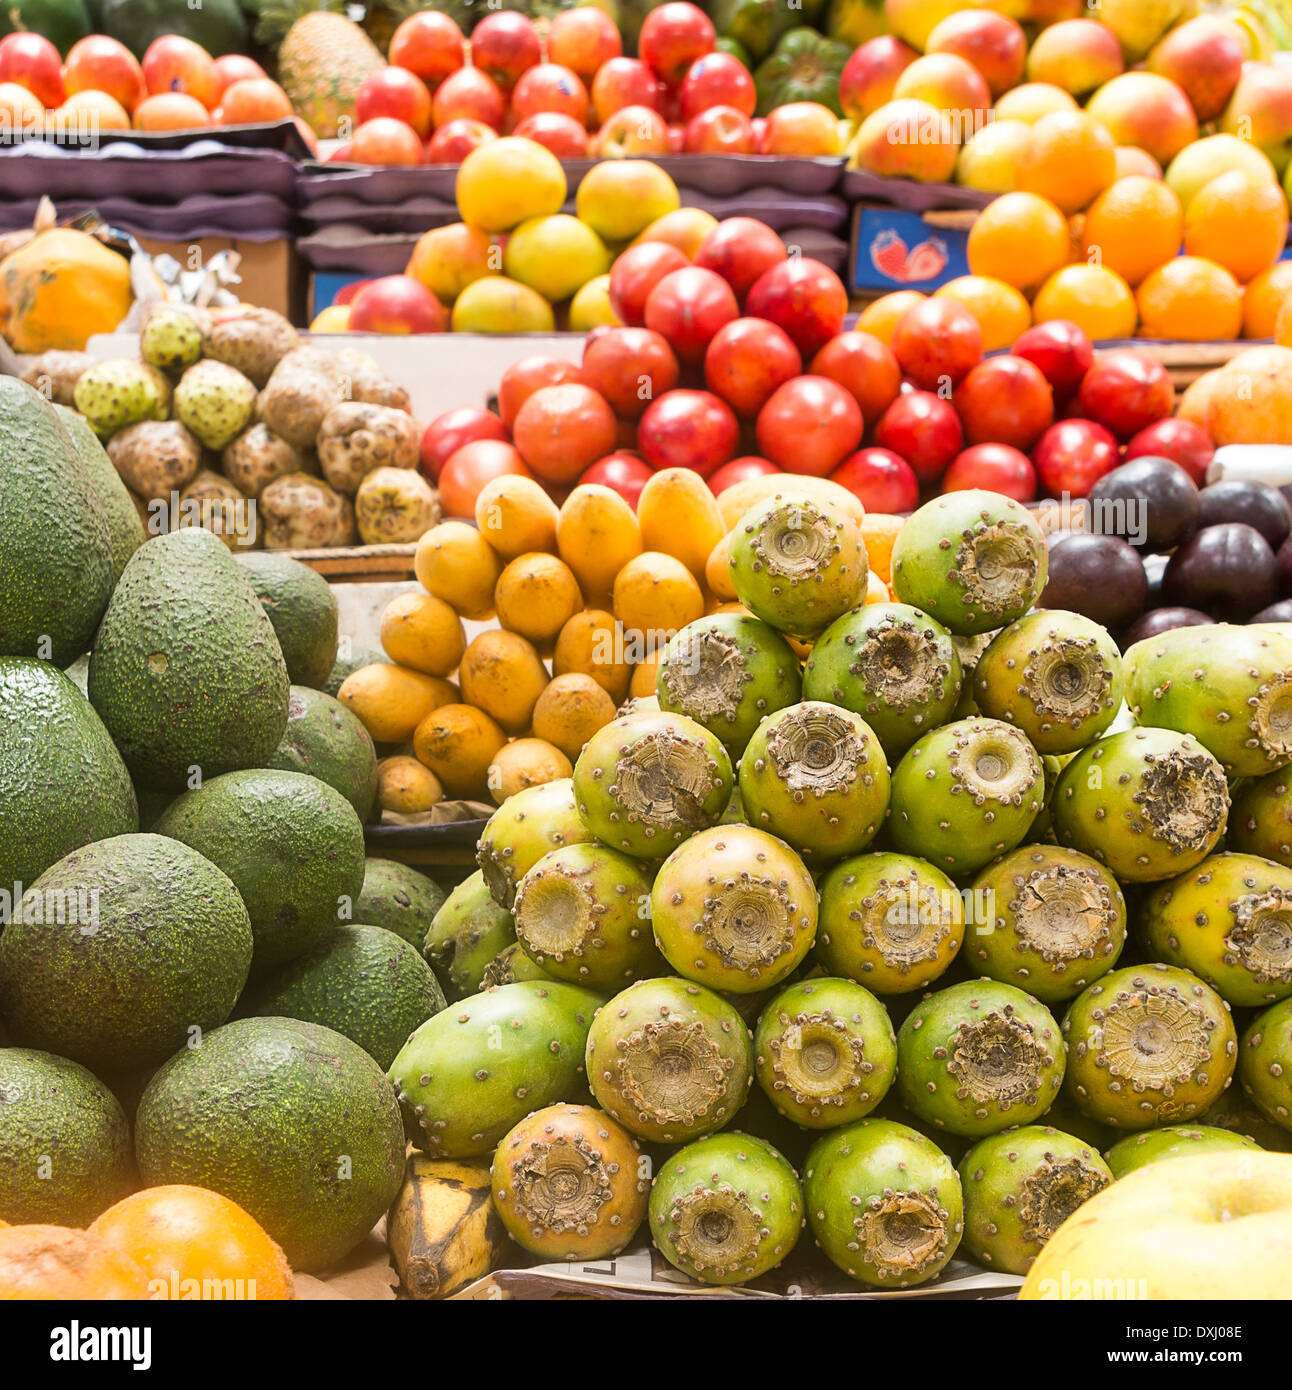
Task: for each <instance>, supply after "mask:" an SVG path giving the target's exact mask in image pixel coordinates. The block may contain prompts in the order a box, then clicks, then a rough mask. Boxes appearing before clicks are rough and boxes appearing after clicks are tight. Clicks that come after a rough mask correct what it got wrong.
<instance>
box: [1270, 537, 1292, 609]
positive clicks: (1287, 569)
mask: <svg viewBox="0 0 1292 1390" xmlns="http://www.w3.org/2000/svg"><path fill="white" fill-rule="evenodd" d="M1274 563H1275V564H1276V565H1277V566H1278V570H1279V593H1281V594H1282V595H1283V596H1284V598H1292V536H1289V537H1288V539H1287V540H1285V541H1284V542H1283V544H1282V545H1281V546H1279V548H1278V553H1277V554H1276V555H1275V556H1274Z"/></svg>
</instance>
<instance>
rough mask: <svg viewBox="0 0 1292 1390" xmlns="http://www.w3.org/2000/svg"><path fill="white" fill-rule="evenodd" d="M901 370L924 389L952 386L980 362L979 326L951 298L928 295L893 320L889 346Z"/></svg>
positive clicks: (966, 311) (980, 330)
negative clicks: (894, 321)
mask: <svg viewBox="0 0 1292 1390" xmlns="http://www.w3.org/2000/svg"><path fill="white" fill-rule="evenodd" d="M890 346H891V347H892V350H893V356H894V357H896V358H897V364H898V366H900V367H901V369H902V371H904V372H905V373H906V375H907V376H908V377H910V379H911V380H912V381H913V382H914V383H915V384H916V385H917V386H920V387H923V388H924V390H926V391H936V390H937V389H938V388H939V387H940V386H942V385H944V384H945V383H947V382H950V383H951V384H952V385H953V386H954V385H955V383H956V382H958V381H960V380H961V379H962V378H963V377H965V376H966V375H967V374H968V372H969V371H970V370H971V369H972V368H973V367H976V366H977V365H978V363H979V362H981V361H982V329H981V328H980V327H979V326H978V320H977V319H976V318H974V316H973V315H972V314H971V313H970V312H969V310H968V309H966V308H965V306H964V305H963V304H961V303H960V302H959V301H958V300H955V299H939V298H937V296H935V295H931V296H930V297H929V298H928V299H922V300H920V302H919V303H918V304H915V305H913V306H912V307H911V308H909V309H908V310H907V311H906V312H905V313H904V314H903V315H902V317H901V318H900V319H898V321H897V327H896V328H894V329H893V340H892V343H891V345H890Z"/></svg>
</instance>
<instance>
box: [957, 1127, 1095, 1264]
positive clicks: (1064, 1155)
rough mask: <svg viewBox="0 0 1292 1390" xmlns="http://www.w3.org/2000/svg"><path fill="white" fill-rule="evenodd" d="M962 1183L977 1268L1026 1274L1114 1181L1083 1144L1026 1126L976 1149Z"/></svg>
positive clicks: (968, 1241)
mask: <svg viewBox="0 0 1292 1390" xmlns="http://www.w3.org/2000/svg"><path fill="white" fill-rule="evenodd" d="M1117 1176H1119V1177H1120V1176H1121V1175H1120V1174H1118V1175H1117ZM960 1181H961V1183H962V1184H963V1187H964V1198H965V1249H966V1250H968V1252H969V1253H970V1254H971V1255H972V1256H973V1257H974V1259H975V1260H977V1261H978V1263H979V1264H984V1265H989V1266H990V1267H991V1268H992V1269H1000V1270H1004V1272H1005V1273H1006V1274H1026V1273H1027V1271H1028V1270H1029V1269H1031V1267H1032V1263H1033V1261H1034V1260H1035V1259H1036V1257H1037V1256H1038V1255H1039V1254H1040V1253H1041V1250H1042V1248H1043V1247H1044V1245H1045V1243H1046V1242H1047V1241H1048V1240H1049V1239H1050V1237H1051V1236H1052V1235H1053V1234H1054V1233H1055V1231H1057V1230H1058V1229H1059V1227H1060V1226H1062V1225H1063V1223H1064V1222H1065V1221H1066V1220H1067V1219H1068V1217H1070V1216H1071V1215H1072V1213H1073V1212H1074V1211H1076V1210H1077V1208H1078V1207H1080V1206H1081V1205H1082V1204H1083V1203H1084V1202H1087V1201H1089V1200H1090V1198H1091V1197H1093V1196H1094V1195H1095V1193H1096V1192H1102V1191H1103V1189H1104V1188H1105V1187H1108V1186H1109V1185H1110V1184H1111V1183H1112V1181H1113V1173H1112V1172H1111V1171H1110V1170H1109V1167H1108V1164H1107V1163H1105V1162H1104V1160H1103V1159H1102V1158H1100V1156H1099V1153H1098V1150H1096V1149H1092V1148H1091V1147H1090V1146H1089V1145H1088V1144H1087V1143H1086V1142H1085V1141H1084V1140H1083V1139H1078V1138H1077V1137H1076V1136H1075V1135H1072V1134H1063V1133H1061V1132H1060V1131H1059V1130H1057V1129H1054V1128H1053V1127H1052V1126H1051V1125H1025V1126H1024V1127H1023V1128H1022V1129H1011V1130H1010V1131H1009V1132H1008V1133H1006V1134H993V1135H991V1137H990V1138H987V1139H984V1140H982V1141H981V1142H980V1143H978V1144H975V1145H974V1147H973V1148H972V1149H970V1150H969V1152H968V1153H967V1154H965V1156H964V1158H962V1159H961V1160H960Z"/></svg>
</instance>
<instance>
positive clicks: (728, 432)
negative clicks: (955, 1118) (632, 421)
mask: <svg viewBox="0 0 1292 1390" xmlns="http://www.w3.org/2000/svg"><path fill="white" fill-rule="evenodd" d="M739 441H740V426H739V425H738V424H737V423H736V417H735V416H734V415H733V414H732V413H731V408H730V407H729V406H728V405H727V403H726V402H725V401H721V400H719V399H718V397H717V396H715V395H714V394H713V393H712V392H711V391H666V392H665V393H664V395H662V396H660V397H659V398H658V399H656V400H654V401H652V402H651V403H650V405H648V406H647V407H646V413H645V414H644V415H643V416H642V418H641V421H640V423H639V424H638V426H637V447H638V448H639V449H640V450H641V452H642V457H643V458H645V460H646V462H647V463H649V464H650V466H651V467H652V468H655V469H660V468H690V469H693V470H694V471H695V472H696V473H698V474H699V475H700V476H701V477H702V478H707V477H708V476H709V474H710V473H712V472H714V470H715V469H717V468H720V467H721V466H722V465H723V464H724V463H726V462H727V460H728V459H729V458H731V457H732V455H733V454H735V452H736V445H737V444H738V443H739Z"/></svg>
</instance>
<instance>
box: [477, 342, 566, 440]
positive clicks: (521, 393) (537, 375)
mask: <svg viewBox="0 0 1292 1390" xmlns="http://www.w3.org/2000/svg"><path fill="white" fill-rule="evenodd" d="M582 380H583V376H582V374H581V373H580V371H579V364H578V363H577V362H569V361H567V360H566V359H565V358H564V357H544V356H542V354H541V353H535V354H534V356H532V357H522V358H521V359H520V360H519V361H518V362H513V363H512V364H511V366H510V367H508V368H507V369H506V371H504V372H503V374H502V379H501V380H500V381H499V383H498V414H499V415H501V416H502V422H503V424H504V425H505V426H506V427H507V428H508V429H511V428H512V427H513V426H514V425H515V423H516V416H517V415H518V414H519V413H520V408H521V406H522V405H524V404H525V402H526V401H527V400H529V398H530V397H531V396H532V395H533V394H534V392H535V391H537V390H538V389H539V388H540V387H541V386H561V385H563V384H564V383H565V382H567V381H582Z"/></svg>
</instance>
